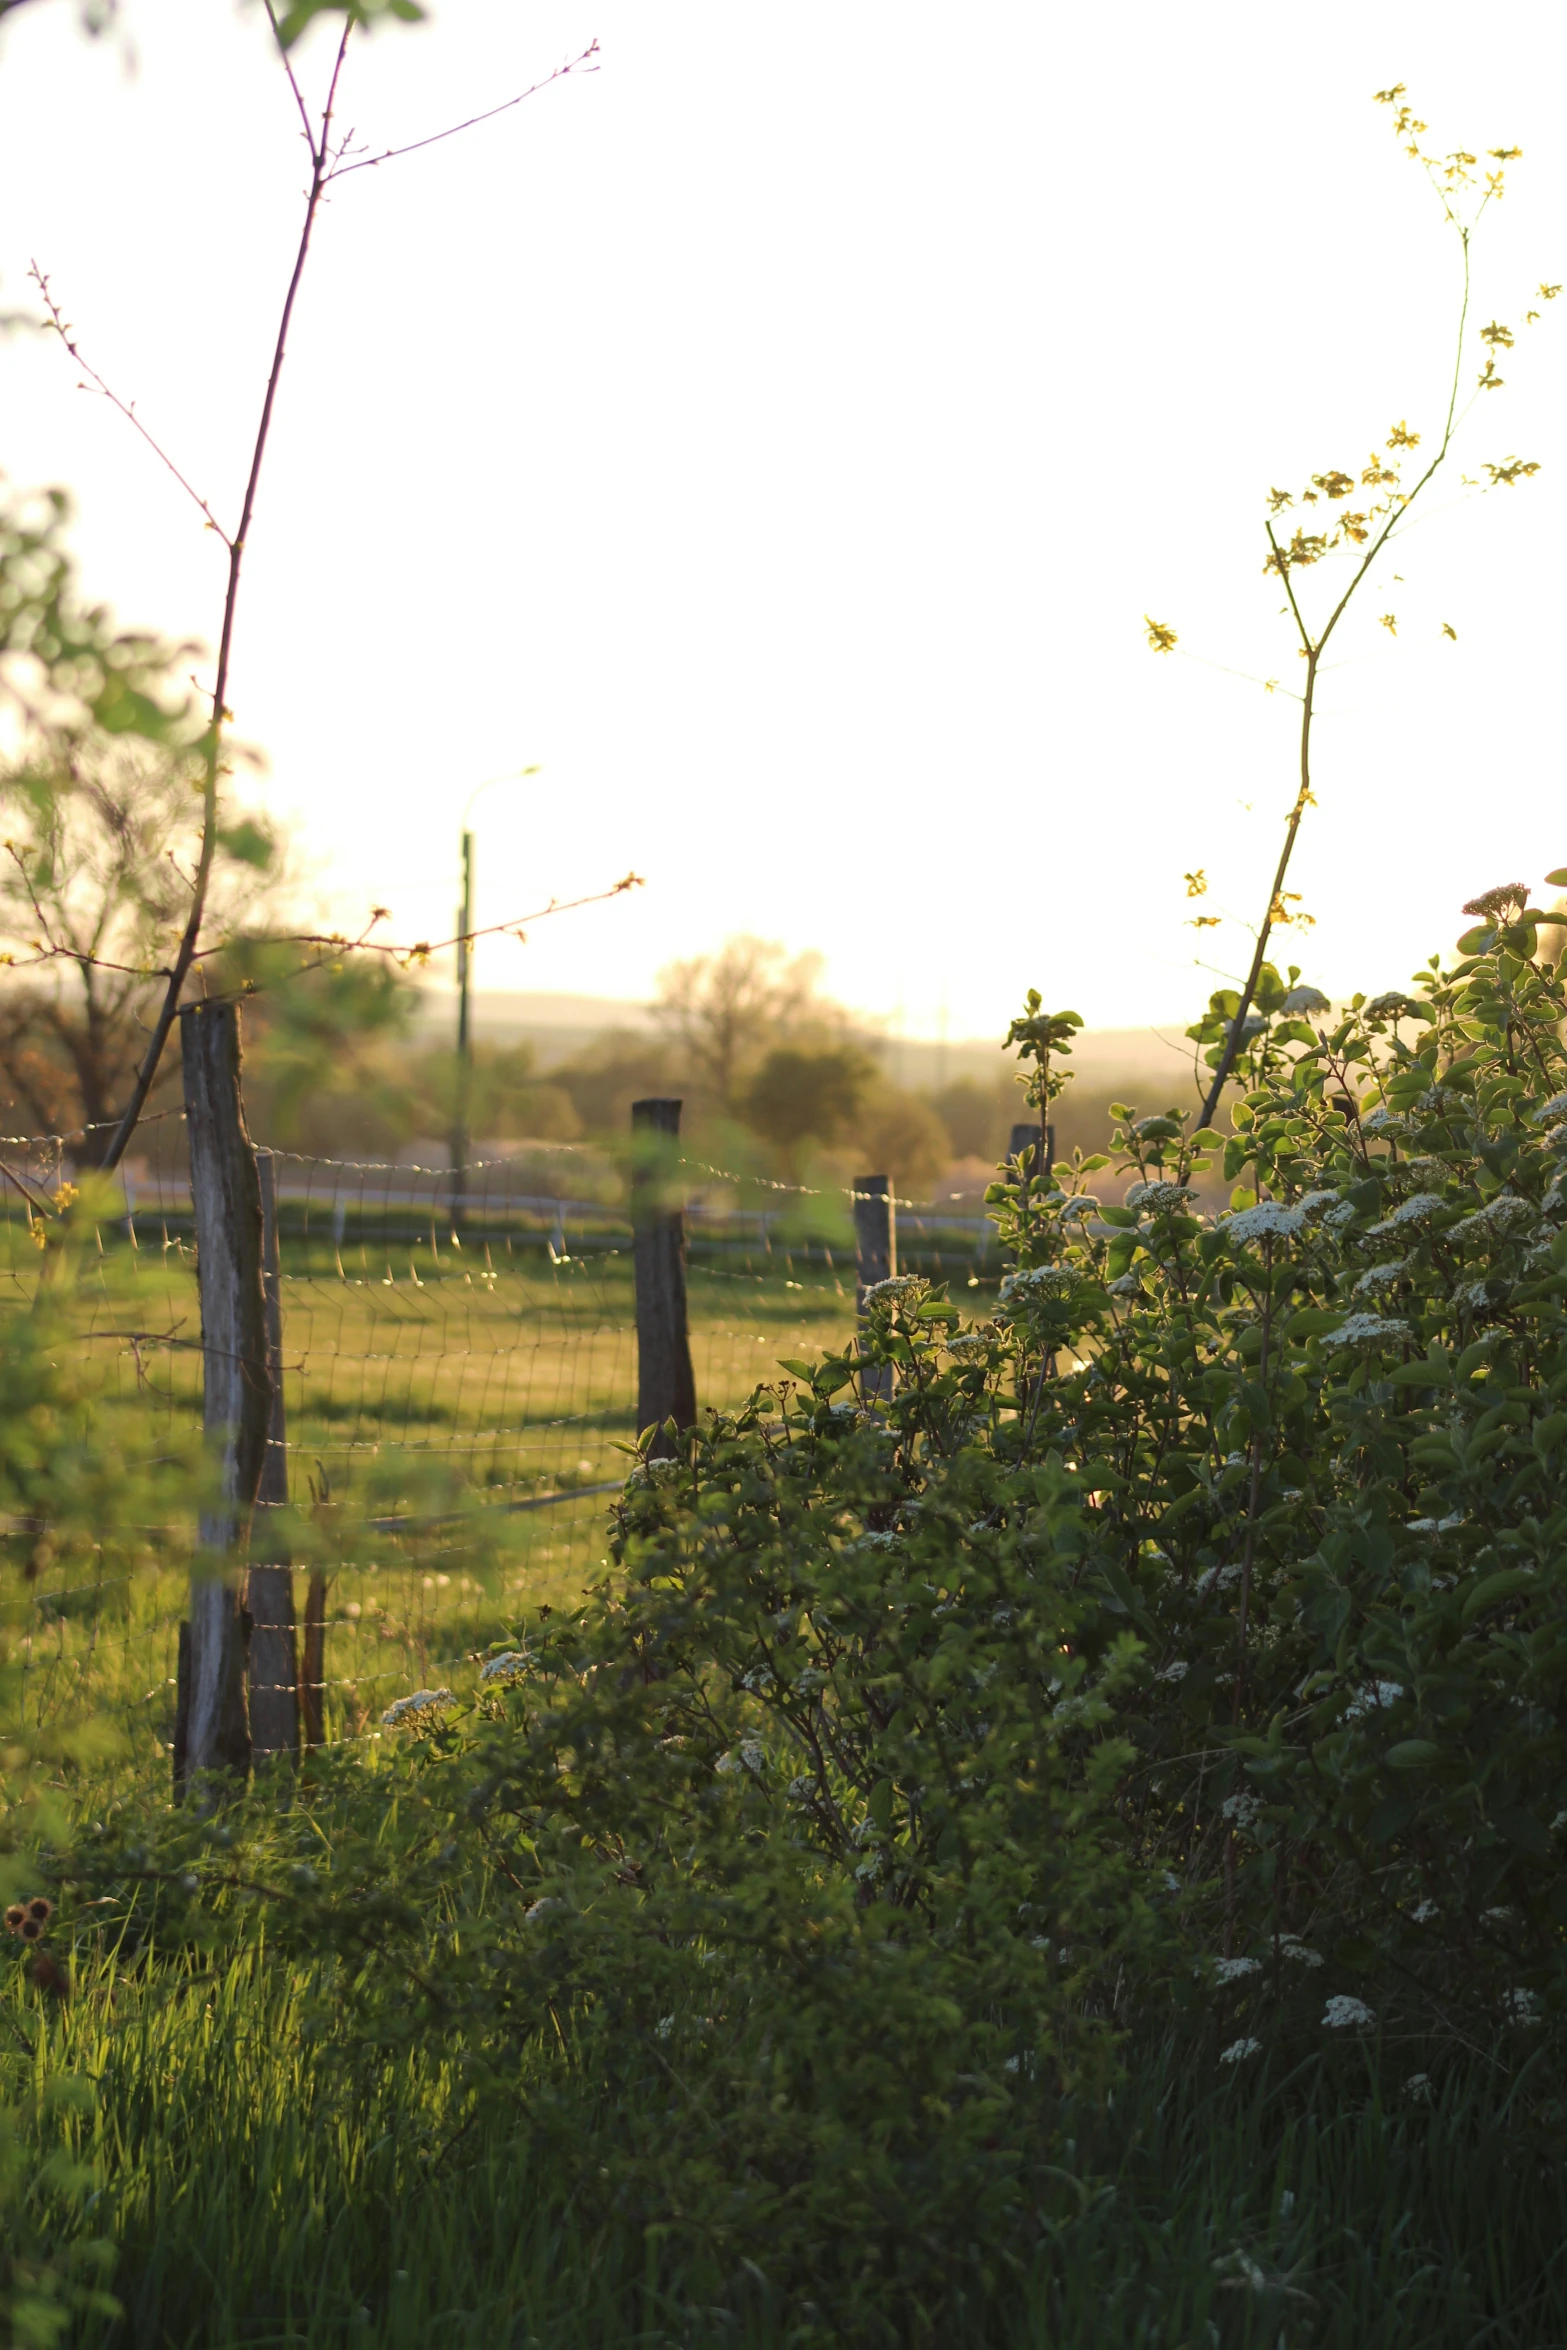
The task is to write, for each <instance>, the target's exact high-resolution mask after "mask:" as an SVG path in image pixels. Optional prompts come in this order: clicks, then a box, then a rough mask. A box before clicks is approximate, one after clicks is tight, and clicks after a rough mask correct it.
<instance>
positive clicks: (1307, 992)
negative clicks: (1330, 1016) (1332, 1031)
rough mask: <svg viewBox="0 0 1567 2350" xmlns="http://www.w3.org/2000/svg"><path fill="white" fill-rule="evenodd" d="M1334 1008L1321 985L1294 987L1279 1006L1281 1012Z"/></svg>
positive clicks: (1320, 1010) (1330, 1009)
mask: <svg viewBox="0 0 1567 2350" xmlns="http://www.w3.org/2000/svg"><path fill="white" fill-rule="evenodd" d="M1332 1009H1333V1006H1332V1004H1331V1003H1330V1002H1329V1000H1328V998H1327V997H1326V996H1325V995H1324V994H1323V992H1322V990H1321V988H1320V987H1292V988H1291V989H1290V991H1289V994H1288V995H1287V996H1286V997H1285V998H1284V1001H1283V1003H1282V1004H1280V1006H1279V1010H1280V1011H1281V1012H1331V1011H1332Z"/></svg>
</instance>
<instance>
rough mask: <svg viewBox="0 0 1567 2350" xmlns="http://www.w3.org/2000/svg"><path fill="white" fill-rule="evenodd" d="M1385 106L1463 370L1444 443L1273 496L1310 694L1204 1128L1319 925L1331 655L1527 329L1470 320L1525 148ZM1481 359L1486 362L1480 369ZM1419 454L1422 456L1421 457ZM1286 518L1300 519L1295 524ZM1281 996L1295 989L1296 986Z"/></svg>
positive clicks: (1216, 1026) (1202, 881) (1383, 94)
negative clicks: (1320, 771)
mask: <svg viewBox="0 0 1567 2350" xmlns="http://www.w3.org/2000/svg"><path fill="white" fill-rule="evenodd" d="M1375 102H1376V104H1377V105H1379V106H1385V107H1388V108H1389V109H1390V110H1391V114H1392V124H1393V130H1394V134H1395V136H1396V137H1397V138H1398V140H1399V142H1400V144H1401V145H1402V146H1403V148H1404V151H1405V153H1406V154H1407V155H1408V156H1409V158H1410V160H1411V161H1412V162H1413V163H1414V164H1415V165H1416V166H1417V167H1418V168H1419V169H1420V170H1421V171H1422V172H1423V173H1424V174H1425V176H1426V179H1427V181H1428V182H1429V184H1430V186H1431V188H1432V189H1433V191H1434V193H1435V195H1436V198H1437V201H1438V202H1439V204H1440V205H1441V208H1442V218H1443V220H1444V222H1445V224H1446V226H1447V228H1448V229H1449V230H1450V231H1451V233H1452V235H1453V237H1454V238H1455V240H1456V243H1457V250H1458V261H1459V298H1458V319H1457V330H1456V333H1455V336H1454V351H1453V368H1452V375H1451V378H1450V380H1449V382H1448V386H1447V392H1446V400H1445V406H1444V408H1443V410H1442V416H1441V425H1440V429H1439V431H1438V432H1437V434H1436V436H1435V439H1434V442H1433V441H1432V440H1431V438H1430V436H1428V435H1425V434H1422V433H1421V432H1418V431H1415V430H1412V429H1411V427H1410V426H1409V424H1408V423H1407V421H1405V420H1404V419H1400V420H1399V422H1397V423H1396V424H1394V425H1393V426H1392V428H1391V430H1390V431H1389V432H1388V433H1387V435H1386V436H1385V438H1384V440H1383V442H1382V445H1381V447H1380V448H1373V449H1372V450H1371V452H1370V454H1369V456H1368V457H1367V459H1366V461H1365V463H1364V465H1363V466H1361V467H1360V468H1359V470H1358V472H1348V471H1345V470H1344V469H1342V468H1341V467H1339V466H1325V467H1324V468H1323V470H1322V471H1321V472H1319V473H1313V474H1312V475H1311V477H1310V479H1309V481H1308V482H1307V483H1306V485H1305V487H1304V488H1303V489H1301V490H1299V491H1298V492H1297V491H1291V490H1288V489H1278V488H1273V489H1270V490H1269V492H1268V496H1267V505H1268V512H1267V516H1266V518H1265V520H1264V523H1263V530H1264V533H1265V535H1266V538H1267V548H1268V551H1267V556H1266V559H1265V561H1264V564H1263V573H1264V576H1265V577H1267V578H1270V579H1277V580H1278V581H1279V582H1280V583H1281V585H1282V587H1283V590H1284V596H1285V602H1284V604H1283V605H1282V606H1281V608H1280V611H1281V617H1283V618H1284V619H1286V620H1287V621H1288V622H1289V624H1290V628H1291V632H1292V634H1293V635H1294V637H1295V639H1296V653H1297V657H1298V658H1299V659H1300V660H1302V661H1304V662H1305V665H1306V667H1305V674H1304V677H1303V679H1302V682H1301V688H1300V691H1299V693H1298V694H1292V695H1291V697H1290V698H1291V699H1293V700H1295V701H1298V702H1299V704H1300V737H1299V777H1298V781H1297V784H1296V789H1295V796H1294V799H1293V802H1292V803H1291V807H1290V811H1289V816H1288V818H1287V820H1286V823H1285V828H1284V841H1283V845H1282V847H1281V849H1280V851H1279V857H1278V862H1277V864H1276V865H1275V867H1274V872H1273V879H1272V882H1271V884H1270V886H1269V891H1268V898H1267V903H1266V905H1265V907H1264V910H1263V915H1262V919H1261V921H1260V923H1259V924H1258V926H1257V930H1256V935H1255V944H1254V948H1253V952H1252V957H1251V962H1250V966H1249V968H1248V970H1247V973H1246V977H1245V980H1244V982H1243V983H1242V986H1241V989H1240V993H1239V995H1238V997H1237V998H1236V999H1235V1002H1234V1005H1233V1009H1229V1008H1227V1007H1226V1005H1225V1003H1224V999H1223V998H1221V997H1216V998H1215V999H1214V1008H1213V1013H1212V1014H1211V1015H1210V1018H1209V1020H1208V1021H1206V1022H1199V1023H1198V1025H1197V1027H1196V1028H1194V1029H1193V1030H1192V1031H1191V1034H1192V1035H1193V1037H1194V1038H1195V1039H1196V1041H1197V1042H1198V1043H1199V1044H1209V1048H1210V1049H1209V1050H1208V1052H1207V1054H1206V1056H1205V1057H1206V1061H1207V1065H1208V1067H1209V1069H1210V1070H1211V1072H1212V1075H1211V1077H1210V1079H1209V1083H1208V1089H1207V1093H1206V1096H1205V1098H1204V1101H1203V1107H1202V1116H1201V1119H1200V1120H1199V1129H1201V1128H1207V1127H1211V1126H1212V1123H1213V1120H1214V1118H1215V1116H1216V1115H1217V1113H1218V1107H1219V1102H1220V1098H1221V1096H1222V1094H1223V1091H1224V1087H1225V1084H1226V1082H1227V1081H1228V1079H1229V1077H1230V1074H1231V1072H1232V1070H1233V1069H1234V1066H1235V1063H1236V1060H1237V1058H1238V1056H1239V1055H1240V1053H1241V1051H1242V1048H1243V1047H1244V1045H1245V1044H1246V1042H1247V1041H1248V1037H1249V1034H1251V1033H1253V1032H1254V1031H1253V1030H1252V1029H1251V1028H1250V1027H1249V1023H1250V1022H1251V1020H1252V1018H1253V1014H1252V1006H1253V1004H1254V1003H1255V1002H1256V1001H1257V999H1258V991H1259V988H1260V987H1261V985H1262V982H1263V979H1264V974H1265V971H1266V970H1267V953H1268V942H1269V939H1270V938H1271V936H1272V934H1273V931H1274V930H1275V929H1276V928H1282V927H1285V926H1287V925H1290V924H1309V923H1310V920H1311V917H1310V916H1309V915H1308V914H1306V913H1305V912H1303V910H1302V909H1301V904H1300V898H1299V895H1298V893H1296V892H1295V891H1292V890H1289V889H1287V888H1286V887H1285V884H1286V882H1287V880H1288V877H1289V870H1290V861H1291V859H1292V857H1293V856H1294V853H1295V843H1296V840H1297V839H1298V838H1299V834H1300V827H1301V821H1302V819H1303V817H1304V816H1305V813H1306V810H1307V809H1308V808H1309V807H1311V806H1312V805H1313V803H1314V797H1315V795H1314V792H1313V789H1312V764H1311V761H1312V726H1313V721H1314V719H1315V716H1316V710H1317V701H1318V688H1319V684H1320V681H1321V677H1322V674H1323V656H1324V655H1325V654H1326V652H1327V650H1328V646H1329V645H1330V643H1331V642H1332V640H1333V638H1334V636H1335V635H1336V633H1337V631H1338V628H1339V624H1340V622H1341V621H1342V620H1344V618H1345V616H1346V615H1347V614H1348V612H1349V610H1350V607H1351V605H1352V604H1353V603H1354V602H1355V599H1356V598H1357V597H1358V596H1360V595H1361V591H1362V590H1363V589H1365V588H1366V587H1367V585H1368V583H1369V582H1370V581H1371V579H1372V577H1373V575H1374V574H1375V573H1376V571H1377V567H1378V565H1379V564H1380V563H1381V561H1382V558H1383V557H1384V556H1385V555H1386V554H1387V553H1388V551H1389V550H1390V549H1391V548H1392V547H1394V546H1396V545H1397V544H1398V542H1399V540H1400V539H1401V538H1402V537H1403V535H1404V533H1405V531H1406V530H1407V528H1408V526H1409V521H1410V517H1411V513H1412V511H1413V509H1414V507H1415V506H1416V504H1417V502H1418V501H1419V500H1420V498H1421V497H1422V495H1423V494H1424V493H1425V491H1426V490H1428V489H1429V487H1430V485H1431V483H1432V482H1433V481H1434V480H1435V479H1436V476H1437V475H1438V473H1439V472H1440V471H1441V470H1442V467H1443V466H1444V465H1445V464H1446V462H1447V460H1448V457H1449V455H1450V454H1451V452H1452V449H1453V445H1454V441H1455V439H1456V437H1457V434H1458V432H1459V429H1460V427H1461V426H1462V425H1463V424H1464V423H1465V422H1466V420H1467V419H1468V417H1469V416H1470V415H1471V414H1472V412H1473V410H1474V409H1475V408H1476V406H1478V404H1479V403H1480V401H1481V399H1482V397H1483V396H1485V395H1486V394H1488V393H1491V392H1496V391H1500V390H1501V389H1502V386H1503V383H1504V381H1505V378H1504V377H1503V375H1502V373H1501V361H1502V359H1503V357H1504V355H1505V354H1506V353H1507V352H1508V351H1510V350H1511V349H1512V348H1513V347H1514V343H1515V339H1516V337H1515V332H1514V329H1513V327H1511V326H1509V325H1506V324H1504V323H1503V322H1502V321H1501V320H1500V319H1495V318H1493V319H1492V320H1490V322H1489V323H1488V324H1487V325H1485V326H1482V327H1479V328H1476V329H1473V330H1472V329H1471V325H1470V306H1471V251H1472V245H1473V239H1474V235H1475V232H1476V230H1477V229H1478V228H1479V225H1480V222H1481V221H1482V219H1483V218H1484V217H1485V214H1486V213H1487V211H1488V210H1489V209H1490V207H1491V206H1492V205H1493V204H1496V203H1500V201H1501V199H1502V196H1503V194H1504V193H1505V187H1506V174H1507V167H1508V166H1509V164H1512V163H1515V162H1517V161H1518V160H1519V158H1520V157H1521V155H1522V152H1523V151H1522V149H1521V148H1518V147H1492V148H1490V149H1489V150H1488V152H1487V155H1486V157H1485V159H1484V161H1483V162H1482V160H1481V159H1480V158H1479V157H1478V156H1476V155H1474V154H1471V153H1470V152H1469V150H1468V149H1467V148H1455V149H1453V150H1452V151H1451V152H1450V153H1448V154H1445V155H1439V154H1436V153H1434V152H1433V151H1432V150H1431V149H1430V148H1429V147H1427V146H1426V145H1425V144H1424V143H1423V142H1424V140H1425V136H1426V131H1427V125H1426V124H1425V123H1424V122H1422V121H1421V120H1420V118H1419V116H1418V115H1417V114H1416V113H1415V111H1414V108H1413V107H1412V106H1411V105H1410V103H1409V100H1408V96H1407V93H1406V90H1405V86H1404V84H1403V83H1402V82H1395V83H1394V84H1393V86H1392V87H1391V89H1386V90H1378V91H1377V93H1376V101H1375ZM1560 292H1561V286H1560V285H1559V284H1556V285H1549V284H1542V285H1541V286H1539V288H1538V289H1537V295H1538V300H1539V301H1541V302H1552V301H1554V300H1555V299H1556V297H1557V295H1558V294H1559V293H1560ZM1540 315H1541V313H1540V311H1539V310H1538V309H1537V308H1535V307H1533V306H1532V305H1531V306H1529V307H1527V308H1526V309H1525V310H1524V312H1523V316H1522V319H1521V321H1520V326H1521V327H1528V326H1532V325H1533V324H1534V323H1535V322H1536V321H1537V320H1538V319H1539V317H1540ZM1477 346H1478V348H1477ZM1471 368H1472V369H1474V371H1475V372H1474V374H1473V377H1472V378H1471V376H1470V374H1469V370H1470V369H1471ZM1466 389H1467V393H1468V397H1467V398H1466V397H1465V392H1466ZM1417 451H1421V452H1422V454H1420V455H1418V456H1417V454H1416V452H1417ZM1406 468H1411V469H1416V468H1417V469H1418V470H1416V471H1414V478H1413V479H1412V480H1410V479H1406ZM1539 470H1540V468H1539V464H1538V462H1537V461H1536V460H1535V459H1533V458H1528V459H1525V458H1520V457H1516V456H1511V457H1505V458H1500V459H1497V460H1495V461H1494V462H1486V463H1484V464H1482V466H1481V468H1480V473H1481V474H1483V475H1484V476H1485V479H1484V481H1481V479H1480V478H1479V476H1478V475H1476V476H1473V477H1471V476H1469V475H1465V476H1464V485H1465V487H1466V488H1469V489H1474V490H1480V491H1490V490H1497V489H1512V488H1513V487H1515V486H1516V485H1517V484H1518V483H1519V482H1521V481H1525V480H1528V479H1529V478H1530V477H1531V476H1532V475H1534V474H1536V473H1538V472H1539ZM1286 516H1288V517H1289V518H1290V519H1289V520H1288V521H1286V519H1285V517H1286ZM1335 559H1336V560H1337V561H1338V563H1339V564H1341V565H1343V564H1347V565H1348V567H1349V578H1348V580H1347V582H1346V583H1345V584H1344V586H1343V587H1342V588H1340V589H1339V590H1338V592H1337V593H1336V594H1331V595H1330V596H1329V597H1328V598H1327V600H1326V608H1325V609H1315V608H1308V607H1311V605H1312V600H1311V599H1310V598H1309V597H1307V596H1306V595H1305V583H1304V582H1303V581H1302V582H1301V585H1300V588H1299V589H1297V574H1300V573H1304V572H1307V571H1310V570H1312V569H1313V568H1314V567H1315V566H1316V565H1318V564H1320V563H1330V562H1332V561H1334V560H1335ZM1144 625H1145V627H1146V629H1147V633H1148V643H1149V645H1150V647H1151V649H1152V650H1153V651H1154V652H1156V653H1172V652H1174V651H1175V649H1176V647H1177V645H1178V644H1179V642H1180V639H1179V637H1178V636H1177V633H1176V631H1175V630H1174V629H1173V628H1172V627H1170V625H1169V624H1168V623H1167V622H1165V621H1160V620H1155V619H1153V618H1152V617H1151V616H1150V615H1147V614H1145V615H1144ZM1378 625H1379V626H1380V627H1382V628H1384V629H1385V630H1386V631H1387V632H1388V634H1389V635H1390V636H1395V637H1396V635H1397V633H1398V615H1397V614H1396V612H1391V611H1389V612H1383V613H1381V614H1379V615H1378ZM1442 633H1443V635H1444V636H1445V637H1447V638H1449V639H1456V636H1457V631H1456V630H1455V629H1454V627H1453V626H1452V624H1451V622H1447V621H1444V622H1443V623H1442ZM1260 682H1261V683H1262V685H1263V690H1264V691H1265V692H1267V693H1270V694H1271V693H1277V692H1282V691H1284V690H1286V689H1284V688H1283V687H1282V686H1281V684H1280V681H1279V680H1278V679H1277V678H1268V679H1265V680H1262V681H1260ZM1185 881H1186V890H1187V896H1188V897H1189V898H1201V897H1203V896H1205V895H1206V894H1207V886H1208V884H1207V877H1206V874H1205V873H1204V872H1203V871H1202V870H1201V868H1199V869H1198V870H1197V871H1196V872H1194V873H1188V874H1187V875H1186V876H1185ZM1218 919H1219V917H1218V916H1216V915H1211V914H1198V915H1197V916H1196V917H1195V926H1196V927H1197V928H1199V929H1208V928H1212V927H1215V926H1216V925H1217V922H1218ZM1293 976H1298V974H1296V975H1293ZM1278 992H1279V994H1280V995H1281V996H1282V995H1283V994H1284V991H1283V990H1280V991H1278ZM1267 1008H1268V1009H1269V1010H1272V1009H1285V1010H1286V1011H1293V1010H1296V1009H1299V1008H1300V1007H1297V1006H1294V1005H1289V1004H1288V1003H1285V1004H1282V1005H1277V1006H1269V1007H1267ZM1323 1008H1324V1009H1325V1008H1326V1006H1325V1004H1324V1006H1323ZM1210 1040H1211V1042H1210Z"/></svg>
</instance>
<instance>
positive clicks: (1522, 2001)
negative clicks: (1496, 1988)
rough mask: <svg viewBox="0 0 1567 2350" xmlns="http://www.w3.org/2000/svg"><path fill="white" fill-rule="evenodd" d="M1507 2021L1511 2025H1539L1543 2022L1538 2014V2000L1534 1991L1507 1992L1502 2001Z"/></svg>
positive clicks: (1537, 1995) (1543, 2019)
mask: <svg viewBox="0 0 1567 2350" xmlns="http://www.w3.org/2000/svg"><path fill="white" fill-rule="evenodd" d="M1502 2005H1503V2007H1504V2008H1505V2010H1506V2013H1507V2020H1508V2022H1509V2023H1513V2024H1526V2025H1527V2024H1539V2023H1543V2022H1544V2021H1545V2018H1544V2017H1543V2016H1542V2015H1541V2013H1540V1998H1539V1993H1538V1992H1536V1991H1509V1992H1507V1993H1506V1994H1505V1995H1504V1997H1503V2000H1502Z"/></svg>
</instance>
